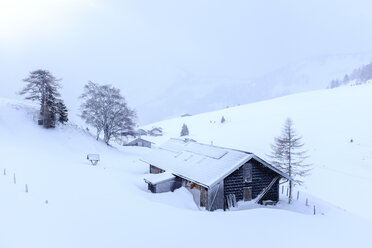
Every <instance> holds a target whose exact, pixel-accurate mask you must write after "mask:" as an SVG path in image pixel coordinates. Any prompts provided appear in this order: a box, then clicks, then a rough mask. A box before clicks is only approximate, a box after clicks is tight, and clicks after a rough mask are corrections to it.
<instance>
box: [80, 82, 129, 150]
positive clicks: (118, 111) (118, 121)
mask: <svg viewBox="0 0 372 248" xmlns="http://www.w3.org/2000/svg"><path fill="white" fill-rule="evenodd" d="M80 98H81V99H82V100H83V103H82V104H81V106H80V108H81V117H82V118H83V119H84V120H85V122H86V123H87V124H89V125H91V126H93V127H95V128H96V130H97V134H96V138H97V140H98V139H99V136H100V134H101V132H102V131H103V134H104V138H103V140H104V142H105V143H106V144H109V141H110V139H111V138H112V137H120V136H122V135H130V134H133V133H134V126H135V122H134V119H135V118H136V113H135V111H134V110H131V109H129V108H128V106H127V103H126V101H125V98H124V97H123V96H121V94H120V90H119V89H117V88H114V87H112V86H111V85H98V84H96V83H93V82H88V84H87V85H85V86H84V92H83V94H82V95H81V96H80Z"/></svg>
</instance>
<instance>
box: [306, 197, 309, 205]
mask: <svg viewBox="0 0 372 248" xmlns="http://www.w3.org/2000/svg"><path fill="white" fill-rule="evenodd" d="M306 206H309V200H308V199H307V198H306Z"/></svg>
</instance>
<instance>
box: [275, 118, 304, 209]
mask: <svg viewBox="0 0 372 248" xmlns="http://www.w3.org/2000/svg"><path fill="white" fill-rule="evenodd" d="M301 139H302V137H301V136H298V135H297V134H296V131H295V130H294V128H293V121H292V120H291V119H290V118H287V119H286V121H285V123H284V126H283V130H282V134H281V136H279V137H276V138H275V140H274V144H272V145H271V148H272V152H271V155H269V157H270V158H271V163H272V164H273V165H274V166H276V167H277V168H278V169H280V170H281V171H283V172H285V173H287V174H288V175H289V176H290V177H291V178H293V181H289V198H288V202H289V203H291V202H292V191H293V190H292V189H293V186H294V185H296V184H298V185H301V184H302V183H303V177H305V176H307V175H308V174H309V172H310V170H311V168H310V166H311V165H310V164H306V163H305V162H304V161H305V159H306V158H307V156H306V151H305V150H303V146H304V144H303V143H302V142H301Z"/></svg>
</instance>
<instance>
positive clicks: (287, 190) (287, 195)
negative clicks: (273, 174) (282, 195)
mask: <svg viewBox="0 0 372 248" xmlns="http://www.w3.org/2000/svg"><path fill="white" fill-rule="evenodd" d="M288 195H289V188H287V196H288Z"/></svg>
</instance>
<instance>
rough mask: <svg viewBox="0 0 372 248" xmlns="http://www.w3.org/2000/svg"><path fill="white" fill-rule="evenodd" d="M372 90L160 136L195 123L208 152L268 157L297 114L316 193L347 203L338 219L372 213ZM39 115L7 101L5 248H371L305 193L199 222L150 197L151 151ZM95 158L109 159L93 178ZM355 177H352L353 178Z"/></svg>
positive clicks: (184, 203) (190, 211)
mask: <svg viewBox="0 0 372 248" xmlns="http://www.w3.org/2000/svg"><path fill="white" fill-rule="evenodd" d="M371 90H372V88H371V87H364V88H352V89H350V91H343V89H337V90H333V91H320V92H312V93H309V94H302V95H297V96H291V97H285V98H280V99H276V100H273V101H268V102H261V103H256V104H251V105H247V106H242V107H239V108H231V109H226V110H222V111H219V112H214V113H207V114H204V115H199V116H192V117H186V118H182V119H181V118H180V119H175V120H170V121H165V122H162V123H159V125H162V126H163V127H164V129H165V130H166V132H167V135H168V136H176V135H178V132H179V131H180V128H181V124H182V123H183V122H186V123H187V124H188V125H189V129H190V133H191V135H192V137H195V138H197V139H198V140H200V141H204V142H210V141H211V140H213V141H214V143H215V144H218V145H223V146H231V147H235V148H241V149H246V150H250V151H253V152H256V153H258V155H263V154H264V153H266V152H267V151H268V147H269V145H268V144H269V143H270V142H271V140H272V137H273V135H276V134H277V133H278V132H279V130H280V125H281V123H282V121H283V118H284V117H286V116H288V115H290V116H291V117H293V119H294V121H295V124H297V128H298V131H299V132H300V133H301V134H303V135H304V138H305V142H306V144H307V146H308V148H309V150H310V153H311V155H312V161H313V162H316V163H315V166H316V168H315V169H314V175H313V177H312V178H311V179H309V182H308V185H309V188H308V190H309V191H310V192H315V193H319V196H320V198H323V199H326V200H330V201H332V200H334V199H333V198H332V197H334V196H332V195H330V192H337V193H338V196H342V201H340V202H342V203H345V206H344V205H341V204H340V205H339V206H340V207H341V208H343V207H347V208H348V209H351V210H355V209H356V210H358V209H357V208H356V207H355V208H354V209H353V208H351V207H350V206H348V205H351V206H362V205H363V204H362V203H361V202H363V201H364V202H365V204H368V203H369V202H368V201H369V200H368V199H364V198H365V197H364V196H366V195H368V194H370V191H369V190H370V188H371V187H370V186H371V185H370V184H371V182H370V179H369V175H370V168H369V164H370V161H371V158H370V156H369V155H370V151H369V150H370V148H371V146H370V144H371V142H370V140H369V138H367V137H368V135H367V133H366V131H367V130H368V129H367V127H368V126H370V124H371V123H370V118H369V117H368V113H367V112H366V109H367V107H370V100H369V98H367V95H368V94H369V93H370V92H371ZM350 98H352V99H350ZM325 99H330V100H329V102H331V103H332V104H331V105H329V104H328V105H327V104H325V102H324V100H325ZM345 99H349V101H348V103H346V101H344V100H345ZM362 103H363V104H362ZM333 104H334V105H333ZM359 107H363V108H359ZM36 112H37V106H35V107H34V106H32V105H25V104H24V103H20V102H14V101H7V100H1V101H0V134H1V139H0V152H1V156H0V159H1V163H0V172H1V173H0V219H1V221H0V233H1V238H0V247H6V248H11V247H38V248H40V247H79V248H80V247H90V248H92V247H174V246H177V247H190V246H201V247H241V246H246V245H253V246H260V247H273V246H275V247H278V246H279V247H282V246H286V247H298V246H301V247H324V246H329V247H331V246H332V247H333V246H337V247H349V246H351V245H352V246H358V247H367V246H368V243H369V228H370V226H371V224H372V222H371V221H370V220H368V219H366V218H362V217H357V216H356V215H354V214H352V213H351V212H349V211H344V210H342V209H340V208H338V207H335V206H333V205H331V204H327V203H326V202H324V201H323V200H320V199H317V198H316V197H315V196H312V195H306V194H305V193H301V197H300V200H299V201H296V202H295V204H294V206H293V207H290V206H287V205H286V204H285V202H281V203H280V204H279V206H278V207H268V208H253V209H250V210H246V211H227V212H223V211H216V212H206V211H199V210H198V209H197V208H196V207H195V204H194V203H193V199H192V196H191V195H190V194H189V193H188V192H187V191H186V190H185V189H182V188H181V189H179V190H176V191H175V192H174V193H163V194H151V193H150V192H149V191H147V189H146V185H145V183H144V182H143V177H144V175H145V174H146V173H147V171H148V166H146V165H145V164H143V163H142V162H140V161H139V159H138V158H139V157H141V156H142V155H143V154H145V153H147V152H148V149H146V148H134V147H132V148H131V147H125V148H122V150H117V149H115V148H110V147H107V146H105V145H104V144H101V143H100V142H97V141H95V140H94V138H93V137H91V136H90V135H89V134H88V133H86V132H84V131H83V130H80V129H78V128H76V127H74V126H65V127H58V128H57V129H55V130H45V129H42V128H40V127H39V126H37V125H36V123H35V121H34V120H33V114H35V113H36ZM221 115H224V116H225V118H226V119H227V123H226V124H224V125H221V124H220V123H219V120H220V118H221ZM316 117H317V118H316ZM362 120H363V122H361V121H362ZM210 121H212V123H211V122H210ZM214 121H216V123H214ZM162 138H163V139H164V137H162ZM350 138H353V139H354V143H349V140H350ZM158 142H161V138H160V139H159V140H158ZM332 147H333V148H332ZM87 153H99V154H100V155H101V161H100V162H99V163H98V165H97V166H96V167H94V166H92V165H90V164H89V162H88V161H87V160H86V154H87ZM362 158H364V159H365V160H363V159H362ZM338 164H340V165H339V168H338V167H337V165H338ZM350 166H352V167H353V168H354V170H352V171H351V170H347V171H346V169H347V168H348V167H350ZM337 168H338V169H337ZM4 169H5V170H6V171H5V172H6V173H5V175H3V174H4V173H3V172H4ZM362 173H363V174H362ZM14 174H15V175H16V184H14V182H13V179H14V178H13V176H14ZM356 176H357V177H356ZM361 177H362V179H360V178H361ZM356 178H357V179H356ZM363 180H364V181H363ZM346 182H347V183H346ZM360 182H362V183H360ZM26 184H27V185H28V191H29V192H28V193H26V192H25V185H26ZM354 184H355V185H354ZM345 185H347V187H346V186H345ZM341 186H342V187H341ZM333 187H334V189H330V188H333ZM368 187H369V188H368ZM356 189H358V190H356ZM351 193H352V194H356V195H357V196H359V197H358V199H356V198H357V197H355V196H353V195H352V194H351ZM305 197H308V198H309V201H310V204H311V206H312V205H314V204H315V205H316V206H317V215H315V216H314V215H312V214H311V213H312V208H310V207H308V208H307V207H304V198H305ZM363 197H364V198H363ZM361 198H363V199H361ZM337 199H338V198H336V200H337ZM345 199H346V200H345ZM353 200H357V201H353ZM332 202H335V201H332ZM348 202H350V204H347V203H348ZM246 207H247V208H249V206H246ZM243 208H244V206H243V207H242V209H243ZM283 209H288V210H299V211H300V212H301V213H298V212H295V211H287V210H283ZM358 213H360V215H362V216H366V214H363V213H364V212H363V211H359V212H358Z"/></svg>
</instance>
